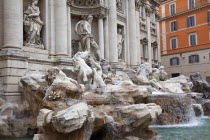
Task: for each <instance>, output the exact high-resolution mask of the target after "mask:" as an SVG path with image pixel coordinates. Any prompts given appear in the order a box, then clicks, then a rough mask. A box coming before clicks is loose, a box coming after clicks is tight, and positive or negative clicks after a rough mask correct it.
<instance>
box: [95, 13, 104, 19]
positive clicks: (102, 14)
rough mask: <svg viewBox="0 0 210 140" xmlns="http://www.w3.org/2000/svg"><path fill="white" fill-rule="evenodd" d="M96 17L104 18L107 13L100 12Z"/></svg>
mask: <svg viewBox="0 0 210 140" xmlns="http://www.w3.org/2000/svg"><path fill="white" fill-rule="evenodd" d="M95 17H96V18H98V19H104V18H105V17H106V15H105V14H104V13H100V14H97V15H95Z"/></svg>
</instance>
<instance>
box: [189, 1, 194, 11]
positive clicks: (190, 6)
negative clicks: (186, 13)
mask: <svg viewBox="0 0 210 140" xmlns="http://www.w3.org/2000/svg"><path fill="white" fill-rule="evenodd" d="M193 8H195V0H189V9H193Z"/></svg>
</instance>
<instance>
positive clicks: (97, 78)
mask: <svg viewBox="0 0 210 140" xmlns="http://www.w3.org/2000/svg"><path fill="white" fill-rule="evenodd" d="M88 60H89V61H90V64H91V68H92V70H93V86H94V87H95V88H104V87H105V86H106V84H105V82H104V81H103V78H102V76H103V71H102V68H101V66H100V64H99V63H97V62H96V61H95V60H94V59H93V58H92V57H89V58H88Z"/></svg>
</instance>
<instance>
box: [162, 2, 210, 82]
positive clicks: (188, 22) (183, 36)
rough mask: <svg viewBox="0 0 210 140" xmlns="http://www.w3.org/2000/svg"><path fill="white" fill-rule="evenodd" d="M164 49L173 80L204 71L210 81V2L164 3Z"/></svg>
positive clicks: (164, 60)
mask: <svg viewBox="0 0 210 140" xmlns="http://www.w3.org/2000/svg"><path fill="white" fill-rule="evenodd" d="M161 2H162V4H161V6H160V9H159V10H160V14H161V19H160V34H161V35H160V46H161V55H162V58H161V60H162V65H164V66H165V68H166V71H167V72H168V73H169V75H170V77H176V76H178V75H181V74H183V75H186V76H190V75H192V74H194V73H195V72H200V73H201V74H202V75H203V78H204V79H206V80H207V81H209V82H210V0H162V1H161Z"/></svg>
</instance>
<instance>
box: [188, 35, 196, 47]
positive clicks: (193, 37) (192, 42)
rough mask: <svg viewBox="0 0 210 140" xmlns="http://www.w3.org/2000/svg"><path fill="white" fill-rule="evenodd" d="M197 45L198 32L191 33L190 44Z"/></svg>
mask: <svg viewBox="0 0 210 140" xmlns="http://www.w3.org/2000/svg"><path fill="white" fill-rule="evenodd" d="M196 45H197V37H196V33H191V34H189V46H196Z"/></svg>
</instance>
